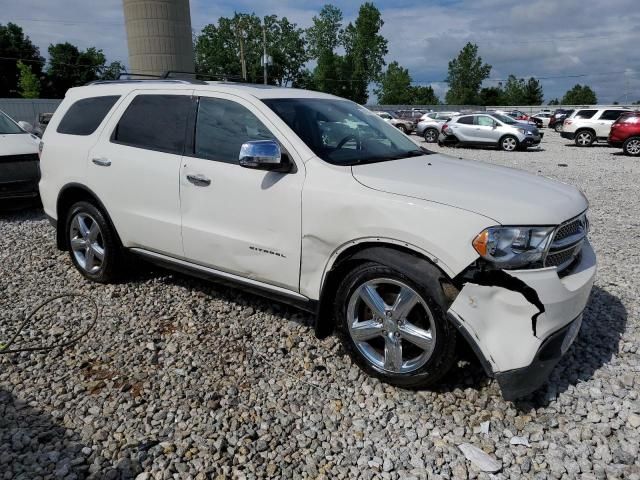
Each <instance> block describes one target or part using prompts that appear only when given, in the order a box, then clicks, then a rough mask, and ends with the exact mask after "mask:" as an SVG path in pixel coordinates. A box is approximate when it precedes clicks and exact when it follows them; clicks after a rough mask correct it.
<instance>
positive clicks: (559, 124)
mask: <svg viewBox="0 0 640 480" xmlns="http://www.w3.org/2000/svg"><path fill="white" fill-rule="evenodd" d="M553 129H554V130H555V131H556V132H558V133H560V132H561V131H562V123H560V122H558V123H556V124H555V125H554V126H553Z"/></svg>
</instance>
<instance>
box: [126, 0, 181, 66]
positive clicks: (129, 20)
mask: <svg viewBox="0 0 640 480" xmlns="http://www.w3.org/2000/svg"><path fill="white" fill-rule="evenodd" d="M123 6H124V18H125V24H126V27H127V43H128V45H129V71H130V72H133V73H144V74H148V75H160V74H162V73H164V72H166V71H168V70H174V71H183V72H193V71H194V65H193V43H192V40H191V12H190V9H189V0H123Z"/></svg>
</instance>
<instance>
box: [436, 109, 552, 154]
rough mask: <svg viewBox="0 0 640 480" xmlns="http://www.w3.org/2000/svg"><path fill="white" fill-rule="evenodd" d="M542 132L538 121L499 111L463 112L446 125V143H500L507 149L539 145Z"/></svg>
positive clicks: (443, 137)
mask: <svg viewBox="0 0 640 480" xmlns="http://www.w3.org/2000/svg"><path fill="white" fill-rule="evenodd" d="M541 140H542V133H540V131H538V128H537V127H536V126H535V125H530V124H528V123H521V122H518V121H516V120H514V119H513V118H511V117H509V116H507V115H501V114H499V113H491V114H488V113H473V114H470V115H460V116H457V117H453V118H452V119H451V120H449V121H448V122H446V123H445V124H444V125H442V130H441V133H440V136H439V138H438V143H440V144H442V145H451V144H456V145H477V146H497V147H498V148H500V149H502V150H506V151H509V152H511V151H514V150H516V149H518V148H522V149H526V148H527V147H532V146H535V145H538V144H539V143H540V141H541Z"/></svg>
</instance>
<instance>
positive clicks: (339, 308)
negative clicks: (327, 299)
mask: <svg viewBox="0 0 640 480" xmlns="http://www.w3.org/2000/svg"><path fill="white" fill-rule="evenodd" d="M435 298H436V297H435V296H433V295H432V294H431V293H430V292H429V291H428V289H427V288H426V287H424V286H421V285H418V284H416V283H414V282H413V281H411V280H410V279H409V278H408V277H407V276H406V275H404V274H403V273H402V272H400V271H397V270H394V269H391V268H388V267H385V266H382V265H379V264H377V263H373V262H371V263H366V264H363V265H360V266H358V267H356V268H355V269H354V270H353V271H351V273H349V274H348V275H347V276H346V277H345V279H344V280H343V281H342V283H341V284H340V286H339V288H338V293H337V298H336V311H335V314H336V318H337V319H338V324H339V333H340V338H341V341H342V344H343V346H344V348H345V350H346V351H347V352H348V353H349V355H350V356H351V358H352V359H353V361H354V362H355V363H356V364H357V365H358V366H359V367H360V368H361V369H362V370H364V371H365V372H366V373H367V374H369V375H371V376H374V377H377V378H379V379H381V380H382V381H384V382H387V383H390V384H393V385H398V386H403V387H422V386H426V385H429V384H431V383H433V382H435V381H437V380H438V379H440V378H441V377H442V376H443V375H444V374H445V373H446V372H447V371H448V370H449V368H450V367H451V365H452V364H453V361H454V353H455V339H456V335H455V332H454V331H453V330H452V327H451V325H450V323H449V322H448V321H447V320H446V318H445V313H444V309H443V307H442V306H440V305H439V304H438V303H437V302H436V300H435Z"/></svg>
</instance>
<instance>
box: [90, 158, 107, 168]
mask: <svg viewBox="0 0 640 480" xmlns="http://www.w3.org/2000/svg"><path fill="white" fill-rule="evenodd" d="M91 161H92V162H93V163H95V164H96V165H98V166H100V167H108V166H110V165H111V160H109V159H108V158H105V157H96V158H92V159H91Z"/></svg>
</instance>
